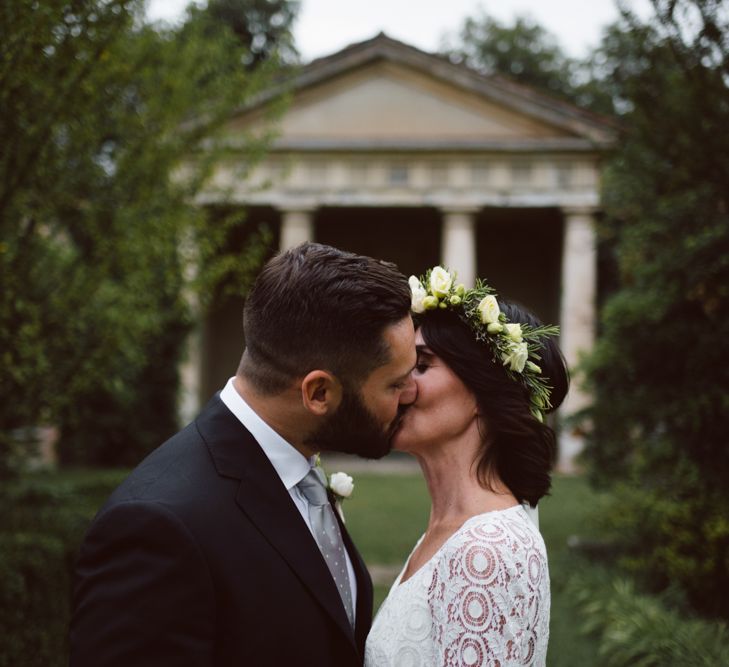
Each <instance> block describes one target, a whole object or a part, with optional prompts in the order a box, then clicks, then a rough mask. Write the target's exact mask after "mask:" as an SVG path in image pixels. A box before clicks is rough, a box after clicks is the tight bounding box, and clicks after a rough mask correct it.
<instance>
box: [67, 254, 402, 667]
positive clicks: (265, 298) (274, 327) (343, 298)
mask: <svg viewBox="0 0 729 667" xmlns="http://www.w3.org/2000/svg"><path fill="white" fill-rule="evenodd" d="M409 309H410V291H409V288H408V284H407V281H406V279H405V278H404V277H403V276H402V275H401V274H400V273H399V272H398V271H397V269H396V268H395V266H394V265H392V264H388V263H385V262H380V261H376V260H374V259H371V258H369V257H362V256H358V255H354V254H351V253H346V252H342V251H340V250H337V249H335V248H331V247H328V246H323V245H317V244H304V245H301V246H298V247H296V248H294V249H292V250H289V251H287V252H284V253H282V254H279V255H277V256H276V257H274V258H273V259H272V260H271V261H269V262H268V263H267V264H266V266H265V267H264V268H263V270H262V271H261V273H260V275H259V276H258V278H257V280H256V282H255V284H254V286H253V288H252V290H251V292H250V294H249V295H248V298H247V300H246V305H245V311H244V335H245V342H246V349H245V352H244V353H243V357H242V360H241V362H240V366H239V368H238V371H237V373H236V375H235V377H233V378H231V379H230V380H229V381H228V383H227V385H226V386H225V388H224V389H223V390H222V391H221V392H220V393H219V394H217V395H216V396H214V397H213V398H212V400H211V401H210V403H208V405H207V406H206V407H205V408H204V410H203V411H202V413H201V414H200V415H199V416H198V417H197V419H196V420H195V421H194V422H193V423H192V424H190V425H188V426H187V427H186V428H185V429H183V430H182V431H181V432H179V433H178V434H177V435H175V436H174V437H172V438H171V439H170V440H168V441H167V442H166V443H165V444H163V445H162V446H161V447H159V448H158V449H157V450H155V451H154V452H152V454H150V455H149V456H148V457H147V458H146V459H145V460H144V461H143V462H142V463H141V464H140V465H139V466H138V467H137V468H136V469H135V470H134V471H133V472H132V473H131V475H130V476H129V477H128V478H127V479H126V481H125V482H123V483H122V485H121V486H120V487H119V488H118V489H117V490H116V491H115V492H114V493H113V494H112V496H111V498H110V499H109V500H108V501H107V503H106V504H105V505H104V507H102V509H101V510H100V512H99V513H98V515H97V516H96V518H95V519H94V522H93V523H92V525H91V528H90V529H89V532H88V533H87V535H86V537H85V540H84V543H83V545H82V547H81V551H80V554H79V558H78V562H77V566H76V582H75V590H74V612H73V619H72V624H71V662H70V664H71V666H72V667H92V666H93V667H111V666H115V667H146V666H149V667H152V666H154V667H161V666H164V665H169V666H173V665H174V666H175V667H187V666H189V667H193V666H194V667H208V666H210V667H212V666H215V667H222V666H223V665H226V666H227V665H230V666H233V665H235V666H236V667H241V666H243V665H251V666H255V667H263V666H266V665H270V666H272V667H273V666H276V667H279V666H282V665H312V666H314V665H315V666H317V667H324V666H326V665H332V666H337V667H342V666H347V665H359V664H361V663H362V661H363V654H364V642H365V638H366V636H367V632H368V630H369V627H370V622H371V615H372V583H371V581H370V578H369V575H368V574H367V571H366V569H365V566H364V563H363V562H362V559H361V558H360V556H359V554H358V553H357V550H356V549H355V547H354V545H353V544H352V542H351V540H350V538H349V536H348V534H347V531H346V530H345V528H344V526H343V525H342V523H341V521H340V520H339V517H338V514H337V513H336V512H332V510H331V507H330V505H329V503H328V502H327V496H326V494H325V492H324V490H323V487H322V485H321V482H320V481H319V479H320V478H319V477H318V473H317V471H316V470H317V469H315V468H314V469H312V463H313V460H314V455H315V454H316V453H317V452H318V451H320V450H327V451H339V452H347V453H354V454H359V455H362V456H367V457H375V458H377V457H381V456H383V455H384V454H386V453H387V452H388V451H389V448H390V444H389V441H390V438H391V436H392V434H393V432H394V430H395V429H396V428H397V424H398V418H399V414H400V411H401V409H402V408H403V407H404V406H405V405H406V404H408V403H409V402H412V401H413V400H414V397H415V387H414V384H413V382H412V380H411V379H410V375H409V374H410V371H411V369H412V367H413V365H414V364H415V344H414V332H413V325H412V322H411V320H410V316H409ZM312 488H313V489H314V491H313V492H312ZM312 493H313V495H312ZM317 493H319V496H317V495H316V494H317ZM329 499H331V494H329ZM327 522H328V523H327ZM324 532H326V535H324ZM342 554H343V555H344V559H343V560H341V555H342Z"/></svg>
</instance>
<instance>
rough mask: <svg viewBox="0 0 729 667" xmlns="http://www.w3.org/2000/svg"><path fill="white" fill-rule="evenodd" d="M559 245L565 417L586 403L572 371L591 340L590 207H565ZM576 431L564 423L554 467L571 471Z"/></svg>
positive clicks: (578, 447) (578, 443) (593, 250)
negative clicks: (566, 387)
mask: <svg viewBox="0 0 729 667" xmlns="http://www.w3.org/2000/svg"><path fill="white" fill-rule="evenodd" d="M563 213H564V240H563V248H562V299H561V304H560V311H561V312H560V326H561V335H560V345H561V347H562V351H563V352H564V356H565V359H566V360H567V364H568V366H569V368H570V372H571V373H572V383H571V386H570V391H569V393H568V394H567V398H566V399H565V402H564V403H563V404H562V407H561V409H560V411H561V415H562V416H563V417H569V416H570V415H572V414H574V413H575V412H577V411H578V410H581V409H582V408H584V407H585V406H586V405H587V404H588V403H589V400H590V399H589V396H588V394H587V393H586V391H585V390H584V389H583V386H582V384H583V378H582V377H581V374H576V373H575V372H574V369H575V366H576V365H577V364H578V363H579V361H580V359H581V357H582V355H583V353H585V352H588V351H590V350H591V349H592V346H593V344H594V342H595V325H596V317H597V312H596V295H597V239H596V235H595V220H594V212H593V211H592V210H591V209H565V210H564V211H563ZM582 448H583V440H582V437H581V436H580V434H579V433H578V432H576V431H575V430H573V429H572V428H569V427H566V428H564V429H563V430H562V433H561V435H560V442H559V459H558V462H557V467H558V469H559V470H561V471H562V472H574V471H575V468H576V464H575V458H576V456H577V455H578V454H579V453H580V452H581V451H582Z"/></svg>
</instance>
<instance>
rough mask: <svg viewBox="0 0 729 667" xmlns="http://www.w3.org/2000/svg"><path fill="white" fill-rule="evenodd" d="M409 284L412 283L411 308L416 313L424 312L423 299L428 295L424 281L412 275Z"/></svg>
mask: <svg viewBox="0 0 729 667" xmlns="http://www.w3.org/2000/svg"><path fill="white" fill-rule="evenodd" d="M408 284H409V285H410V308H411V309H412V311H413V312H414V313H424V312H425V306H424V305H423V299H425V297H426V296H428V293H427V292H426V291H425V287H423V283H421V282H420V281H419V280H418V279H417V278H416V277H415V276H410V279H409V280H408Z"/></svg>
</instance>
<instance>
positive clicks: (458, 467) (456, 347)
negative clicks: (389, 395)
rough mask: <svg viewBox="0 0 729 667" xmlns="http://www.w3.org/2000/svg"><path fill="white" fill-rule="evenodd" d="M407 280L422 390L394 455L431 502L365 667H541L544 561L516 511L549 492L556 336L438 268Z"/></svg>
mask: <svg viewBox="0 0 729 667" xmlns="http://www.w3.org/2000/svg"><path fill="white" fill-rule="evenodd" d="M410 286H411V290H412V295H413V300H412V307H413V311H414V312H415V313H416V324H417V325H418V331H417V338H416V345H417V354H418V356H417V365H416V367H415V370H414V371H413V377H414V379H415V382H416V384H417V388H418V394H417V399H416V400H415V402H414V403H413V405H412V406H411V407H410V408H409V409H408V411H407V412H406V413H405V416H404V418H403V422H402V426H401V428H400V430H399V431H398V433H397V434H396V436H395V440H394V447H395V448H396V449H398V450H401V451H406V452H409V453H411V454H413V455H414V456H415V457H416V458H417V459H418V461H419V463H420V466H421V468H422V470H423V475H424V476H425V480H426V483H427V486H428V491H429V493H430V497H431V502H432V506H431V512H430V519H429V521H428V526H427V529H426V531H425V534H424V535H423V536H422V537H421V538H420V540H419V541H418V543H417V544H416V545H415V547H414V549H413V551H412V553H411V554H410V557H409V558H408V560H407V562H406V563H405V566H404V568H403V570H402V572H401V573H400V575H399V576H398V578H397V580H396V581H395V583H394V584H393V586H392V589H391V590H390V593H389V595H388V597H387V599H386V600H385V601H384V602H383V604H382V606H381V607H380V610H379V612H378V614H377V617H376V618H375V621H374V624H373V626H372V630H371V632H370V635H369V637H368V639H367V647H366V654H365V665H366V666H367V667H385V666H388V665H392V666H397V667H407V666H408V665H418V666H426V665H432V666H438V667H441V666H443V665H500V666H501V667H507V666H511V665H544V664H545V660H546V653H547V641H548V637H549V605H550V596H549V573H548V569H547V555H546V550H545V547H544V541H543V540H542V537H541V535H540V533H539V530H538V529H537V527H536V525H535V524H534V523H532V521H531V520H530V518H529V514H528V511H527V510H526V509H525V507H526V506H531V507H535V506H536V504H537V501H538V500H539V499H540V498H541V497H542V496H544V495H545V494H546V493H547V492H548V491H549V487H550V469H551V467H552V464H553V461H554V456H555V436H554V432H553V431H552V429H551V428H549V427H548V426H547V425H546V424H544V422H543V416H544V413H546V412H550V411H551V410H553V409H555V408H557V407H558V406H559V404H560V403H561V402H562V400H563V399H564V396H565V394H566V392H567V387H568V383H569V380H568V376H567V371H566V368H565V364H564V360H563V357H562V355H561V353H560V351H559V348H558V347H557V345H556V343H555V342H554V339H553V338H552V336H554V335H555V334H556V333H557V329H556V328H555V327H543V326H541V325H540V324H539V322H538V321H537V320H536V318H535V317H534V316H532V315H531V314H529V313H528V312H526V311H524V310H523V309H521V308H519V307H517V306H515V305H513V304H507V303H504V302H499V301H498V300H497V299H496V297H495V295H494V294H493V290H491V288H490V287H489V286H488V285H486V284H485V283H482V282H479V283H478V285H477V287H476V289H473V290H468V291H467V290H465V289H464V288H463V286H462V285H458V286H456V285H454V280H453V277H452V276H451V275H450V274H449V273H448V272H447V271H446V270H445V269H443V268H442V267H435V268H434V269H432V270H431V271H428V273H427V274H426V276H425V278H424V279H423V280H418V279H417V278H415V277H411V278H410Z"/></svg>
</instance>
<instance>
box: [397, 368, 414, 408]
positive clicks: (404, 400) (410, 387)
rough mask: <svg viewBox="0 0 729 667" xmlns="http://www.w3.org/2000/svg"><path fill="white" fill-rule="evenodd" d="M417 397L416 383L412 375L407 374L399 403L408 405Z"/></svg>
mask: <svg viewBox="0 0 729 667" xmlns="http://www.w3.org/2000/svg"><path fill="white" fill-rule="evenodd" d="M417 397H418V385H417V383H416V382H415V380H413V376H412V375H408V379H407V381H406V383H405V388H404V389H403V390H402V392H400V405H410V404H411V403H414V402H415V399H416V398H417Z"/></svg>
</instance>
